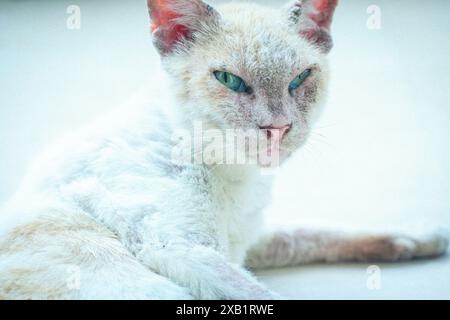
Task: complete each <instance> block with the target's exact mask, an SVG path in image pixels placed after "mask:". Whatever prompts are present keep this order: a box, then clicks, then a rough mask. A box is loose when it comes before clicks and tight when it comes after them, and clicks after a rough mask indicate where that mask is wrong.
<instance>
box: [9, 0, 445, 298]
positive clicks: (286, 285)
mask: <svg viewBox="0 0 450 320" xmlns="http://www.w3.org/2000/svg"><path fill="white" fill-rule="evenodd" d="M217 2H219V1H210V3H211V4H215V3H217ZM259 2H261V3H262V2H265V3H270V4H271V5H274V6H275V5H280V3H281V2H279V1H259ZM70 4H76V5H79V6H80V8H81V19H82V20H81V29H80V30H68V29H67V28H66V19H67V17H68V14H67V13H66V9H67V7H68V6H69V5H70ZM371 4H376V5H378V6H379V8H380V9H381V27H382V28H381V30H369V29H368V28H367V26H366V21H367V19H368V17H369V14H367V12H366V10H367V8H368V7H369V5H371ZM449 12H450V2H449V1H445V0H441V1H438V0H434V1H428V2H426V1H421V0H415V1H411V0H397V1H387V0H386V1H375V0H374V1H360V0H358V1H356V0H355V1H350V0H347V1H341V4H340V5H339V7H338V10H337V12H336V15H335V22H334V25H333V35H334V39H335V48H334V50H333V52H332V53H331V54H330V63H331V70H332V81H331V87H330V95H329V103H328V107H327V109H326V111H325V113H324V115H323V118H322V119H321V121H320V123H319V124H318V125H317V129H316V133H317V134H314V135H313V137H312V139H311V140H310V142H309V144H308V145H307V146H306V147H305V148H304V149H303V150H301V151H300V152H299V153H298V154H297V155H296V156H295V157H294V158H293V159H292V160H291V161H290V162H289V163H288V164H287V165H286V166H285V167H284V168H283V169H282V170H281V172H280V175H279V178H278V180H277V183H276V187H275V190H274V202H273V205H272V207H271V208H270V209H269V210H268V212H267V215H268V219H269V221H272V222H273V223H279V224H290V225H291V224H293V223H298V224H302V225H304V226H316V227H317V226H322V227H326V228H341V229H350V230H357V229H377V230H382V231H386V230H388V229H397V228H402V229H404V228H415V227H416V226H420V227H423V226H433V225H434V226H442V225H447V226H448V225H450V204H449V196H450V179H449V178H450V165H449V163H450V148H449V147H450V138H449V134H450V108H449V101H450V92H449V88H450V86H449V85H450V81H449V80H450V75H449V71H450V63H449V56H450V43H449V39H450V22H449V20H448V13H449ZM158 63H159V59H158V57H157V55H156V53H155V51H154V50H153V48H152V45H151V40H150V36H149V27H148V17H147V10H146V5H145V1H144V0H133V1H130V0H128V1H123V0H122V1H121V0H113V1H111V0H110V1H86V0H83V1H75V0H73V1H44V0H43V1H1V2H0V182H1V183H0V202H3V201H5V200H6V199H7V198H8V197H9V196H10V195H11V194H12V193H13V192H14V190H15V189H16V188H17V186H18V184H19V182H20V178H21V177H22V176H23V174H24V173H25V170H26V168H27V166H28V165H29V164H30V163H31V161H32V159H33V156H35V155H36V153H38V152H39V150H40V149H42V148H43V147H44V146H45V145H46V144H48V143H50V142H51V141H52V140H54V139H55V138H57V137H58V136H59V135H61V134H63V133H66V132H68V131H70V130H72V129H75V128H78V127H80V126H82V125H84V124H86V123H87V122H89V121H90V120H91V119H92V118H93V117H95V116H98V115H101V114H102V113H105V112H108V110H112V109H113V108H114V107H116V106H117V105H120V104H121V103H123V102H125V101H126V100H127V99H128V98H129V97H130V96H131V95H132V94H133V93H134V92H136V91H137V90H141V89H142V88H147V87H148V88H149V90H151V83H152V81H157V79H155V78H154V77H152V75H153V74H154V73H155V70H156V68H157V66H158ZM367 267H368V265H365V264H351V265H349V264H346V265H332V266H303V267H299V268H290V269H285V270H276V271H266V272H261V273H259V276H260V277H261V279H262V280H263V281H264V282H266V283H267V284H268V285H269V286H270V287H271V288H273V289H274V290H277V291H279V292H281V293H282V294H284V295H285V296H286V297H288V298H301V299H309V298H356V299H358V298H450V259H449V258H442V259H439V260H434V261H418V262H412V263H402V264H385V265H381V266H380V267H381V272H382V273H381V275H382V289H381V290H378V291H371V290H368V289H367V287H366V280H367V274H366V268H367Z"/></svg>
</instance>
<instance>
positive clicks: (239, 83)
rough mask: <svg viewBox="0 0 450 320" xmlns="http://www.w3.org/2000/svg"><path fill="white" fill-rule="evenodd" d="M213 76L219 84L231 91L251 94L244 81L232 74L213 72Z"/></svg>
mask: <svg viewBox="0 0 450 320" xmlns="http://www.w3.org/2000/svg"><path fill="white" fill-rule="evenodd" d="M214 76H215V77H216V79H217V80H218V81H219V82H220V83H221V84H223V85H224V86H225V87H227V88H229V89H231V90H233V91H236V92H245V93H251V92H252V89H251V87H249V86H247V84H246V83H245V82H244V80H242V79H241V78H239V77H238V76H236V75H234V74H232V73H229V72H225V71H214Z"/></svg>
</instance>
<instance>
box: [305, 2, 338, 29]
mask: <svg viewBox="0 0 450 320" xmlns="http://www.w3.org/2000/svg"><path fill="white" fill-rule="evenodd" d="M337 2H338V0H313V1H312V5H313V9H314V10H313V11H312V12H310V13H308V17H309V18H310V19H311V20H312V21H314V22H315V23H316V24H317V26H319V27H320V28H324V29H326V30H330V26H331V21H332V19H333V13H334V10H335V9H336V6H337Z"/></svg>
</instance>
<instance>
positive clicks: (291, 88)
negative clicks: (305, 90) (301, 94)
mask: <svg viewBox="0 0 450 320" xmlns="http://www.w3.org/2000/svg"><path fill="white" fill-rule="evenodd" d="M310 74H311V69H306V70H305V71H303V72H302V73H300V74H299V75H298V76H297V77H295V79H294V80H292V82H291V83H290V84H289V92H290V93H292V91H294V90H296V89H298V88H299V87H300V86H301V85H302V84H303V82H305V80H306V79H307V78H308V77H309V76H310Z"/></svg>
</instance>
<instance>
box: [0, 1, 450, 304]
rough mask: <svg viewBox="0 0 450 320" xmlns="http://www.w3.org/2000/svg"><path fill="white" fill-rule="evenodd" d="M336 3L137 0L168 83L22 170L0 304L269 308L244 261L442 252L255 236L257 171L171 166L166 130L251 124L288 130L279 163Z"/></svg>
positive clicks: (8, 210) (293, 136) (265, 196)
mask: <svg viewBox="0 0 450 320" xmlns="http://www.w3.org/2000/svg"><path fill="white" fill-rule="evenodd" d="M168 4H169V5H170V6H168ZM310 6H314V7H315V10H319V11H320V10H323V12H322V15H320V16H319V18H317V16H314V15H313V14H312V13H311V11H310V10H311V8H310ZM335 6H336V1H303V3H302V2H301V1H299V2H296V3H295V4H293V6H292V7H291V8H292V9H290V10H274V9H268V8H264V7H259V6H253V5H239V4H233V5H226V6H223V7H221V8H220V9H219V10H218V12H217V11H215V10H214V9H212V8H211V7H209V6H206V5H204V4H203V3H202V2H200V1H187V0H178V1H177V0H172V1H159V2H158V1H151V0H150V1H149V7H150V9H151V10H150V11H151V12H150V13H151V16H152V19H153V27H152V29H153V31H154V39H155V44H156V46H157V48H158V50H159V52H160V53H161V55H162V57H163V64H164V66H165V69H166V70H167V71H168V74H169V75H170V81H169V83H170V84H171V85H170V86H164V85H162V86H161V89H158V90H157V91H158V96H157V97H155V96H154V97H152V99H151V101H143V102H142V103H140V104H135V105H133V106H132V107H130V108H124V109H123V110H120V111H118V112H116V113H115V114H114V115H112V116H111V117H109V118H105V119H102V120H101V121H100V122H98V123H94V124H93V125H92V126H91V127H90V128H88V129H86V130H83V131H80V132H79V133H77V134H75V135H74V136H73V138H65V139H63V140H62V141H61V142H60V143H59V144H58V145H56V146H55V147H53V148H51V149H49V151H48V152H47V153H45V154H44V155H43V157H42V158H41V159H40V160H38V161H36V163H35V165H34V167H33V169H32V170H31V172H30V174H29V175H28V176H27V178H26V179H25V180H24V182H23V185H22V187H21V189H20V190H19V191H18V192H17V194H16V195H15V196H14V198H13V199H11V201H9V202H8V203H7V205H6V206H5V207H4V208H3V209H2V215H1V218H0V219H1V220H0V221H1V223H0V298H7V299H8V298H19V299H20V298H44V299H45V298H56V299H58V298H68V299H73V298H79V299H90V298H105V299H114V298H118V299H128V298H130V299H133V298H138V299H182V298H186V299H187V298H200V299H211V298H218V299H252V298H254V299H270V298H274V297H275V296H276V295H275V294H273V293H271V292H270V291H269V290H267V289H266V288H264V286H262V285H261V284H259V283H258V281H257V280H256V279H255V278H254V277H253V276H252V275H251V274H250V273H249V272H248V271H246V270H245V266H247V267H252V268H258V267H271V266H286V265H295V264H300V263H307V262H313V261H348V260H369V259H372V258H373V259H380V260H388V261H395V260H400V259H407V258H414V257H426V256H436V255H439V254H442V253H443V252H445V250H446V246H447V240H446V238H445V237H443V236H441V235H439V234H435V235H434V234H432V235H430V236H428V237H426V238H423V239H414V238H411V237H404V236H395V235H393V236H389V235H380V236H370V235H367V236H350V235H345V234H333V233H321V232H317V233H315V232H310V231H305V230H301V229H295V228H292V230H291V231H280V232H275V233H269V232H267V233H266V232H265V231H264V228H263V217H262V211H263V209H264V208H265V207H266V206H267V205H268V204H269V202H270V194H271V180H272V176H271V175H266V174H262V171H261V167H260V166H258V165H256V164H248V165H238V164H208V165H207V164H204V163H181V164H180V163H175V162H174V161H173V154H172V153H173V149H174V145H175V144H176V141H174V139H173V137H174V134H175V132H176V131H177V130H179V129H180V128H181V129H185V130H187V131H188V132H191V131H192V122H193V121H196V120H201V121H202V124H203V125H204V127H206V128H208V129H218V128H219V129H225V128H227V127H233V128H236V127H242V128H245V129H249V128H250V129H252V128H253V126H254V125H255V124H256V127H257V128H258V129H260V128H263V127H264V128H267V127H269V128H270V129H269V131H270V132H272V129H273V130H274V132H275V130H281V129H280V128H281V127H282V126H284V125H286V124H289V128H288V131H286V132H287V133H286V135H284V134H282V135H281V136H280V137H281V138H280V142H281V144H282V146H281V148H280V152H281V158H282V160H283V159H284V158H286V157H287V156H288V155H289V154H290V153H291V152H293V151H295V150H296V149H297V148H298V147H299V146H300V145H301V144H302V143H303V142H304V141H305V139H306V137H307V135H308V132H309V128H310V126H311V124H312V122H313V120H314V119H315V118H316V117H317V115H318V114H319V112H320V109H321V106H322V105H323V96H324V95H325V86H326V80H327V66H326V53H327V52H328V51H329V49H330V48H331V42H330V41H331V40H330V39H329V34H328V30H329V23H330V22H331V16H332V13H333V11H334V7H335ZM168 8H169V9H168ZM300 8H301V9H303V10H299V9H300ZM315 13H316V14H317V12H315ZM305 14H310V15H309V16H307V17H306V16H302V15H305ZM219 17H220V18H219ZM280 17H286V23H284V22H282V21H280ZM308 19H309V20H308ZM168 21H169V22H170V21H172V22H171V23H172V24H167V23H168ZM174 21H175V22H174ZM313 23H316V24H317V26H315V27H314V28H312V29H311V28H310V26H311V24H313ZM296 28H297V29H298V28H302V29H301V30H300V31H301V34H302V36H303V37H302V38H301V37H300V36H299V32H298V30H296ZM173 30H176V32H173ZM188 31H189V32H188ZM313 31H314V32H316V33H314V32H313ZM188 35H189V36H188ZM182 37H186V39H185V40H186V42H185V43H181V44H180V43H178V42H177V41H181V42H182V39H181V38H182ZM214 48H220V52H218V51H217V50H214ZM224 57H226V58H224ZM307 67H310V68H311V69H312V70H313V72H315V74H313V75H312V76H310V78H309V79H306V78H305V79H306V80H305V79H302V80H304V82H303V83H302V85H303V89H302V88H300V89H301V90H302V91H301V93H298V94H297V93H296V92H294V91H289V92H288V90H287V85H290V84H289V81H290V80H292V78H294V77H295V76H296V75H297V74H299V73H301V71H302V70H304V69H305V68H307ZM223 68H226V69H227V71H229V69H232V70H233V71H234V73H235V74H239V75H240V76H241V77H242V78H245V80H246V81H247V82H249V83H251V84H252V85H253V87H252V89H251V91H250V90H247V92H246V93H244V92H242V94H239V95H238V94H237V93H236V92H232V91H231V90H229V89H228V88H225V86H222V84H220V83H219V82H216V79H214V77H212V76H211V73H212V72H213V71H214V70H217V69H223ZM308 75H309V74H308ZM222 80H223V79H222ZM177 81H182V82H183V83H182V84H179V83H177ZM227 84H229V83H227ZM241 84H242V83H241ZM245 94H246V95H245ZM230 101H232V102H230ZM243 106H250V107H248V109H244V110H243ZM283 132H284V131H283ZM274 137H277V139H278V138H279V136H276V135H275V133H273V134H271V135H270V136H269V135H268V136H267V139H268V140H270V139H275V138H274ZM283 152H284V153H283ZM78 280H79V281H78Z"/></svg>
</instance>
